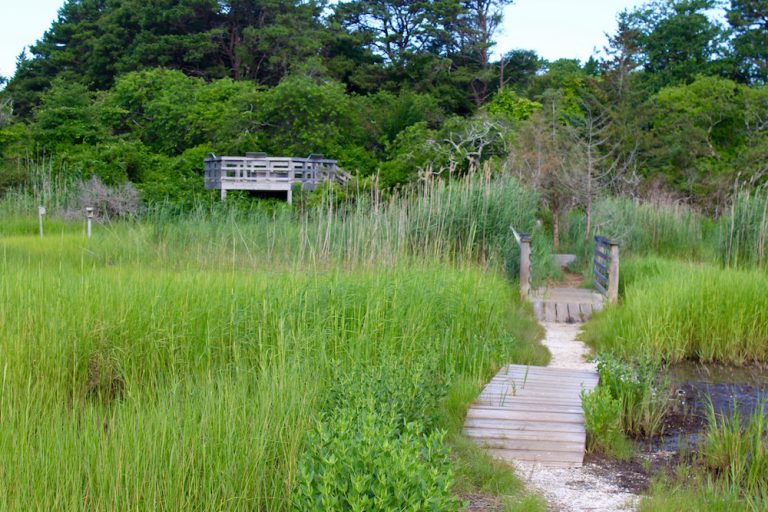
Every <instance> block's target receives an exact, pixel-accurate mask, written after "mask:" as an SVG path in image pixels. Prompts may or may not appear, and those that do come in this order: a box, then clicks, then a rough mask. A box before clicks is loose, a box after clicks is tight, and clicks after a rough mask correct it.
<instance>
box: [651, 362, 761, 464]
mask: <svg viewBox="0 0 768 512" xmlns="http://www.w3.org/2000/svg"><path fill="white" fill-rule="evenodd" d="M665 377H666V378H667V379H668V380H669V384H670V386H671V388H672V402H673V403H672V406H671V410H670V413H669V414H668V416H667V418H666V419H665V421H664V429H663V433H662V435H661V436H660V437H659V438H657V439H653V440H650V441H649V442H647V443H646V447H647V448H648V449H649V450H651V451H655V452H671V453H672V454H675V453H676V454H678V455H682V456H686V455H687V454H689V453H690V452H692V451H695V448H696V445H697V444H698V442H699V441H700V440H701V435H702V432H703V431H704V429H705V428H706V425H707V415H708V411H709V408H710V406H711V407H712V408H713V409H714V411H715V413H716V414H717V415H718V416H719V415H721V414H725V415H727V416H730V415H731V414H732V412H733V410H734V407H736V408H737V409H738V410H739V412H740V414H741V418H742V419H743V420H744V421H746V420H747V419H748V418H749V416H750V415H751V414H752V413H753V412H754V411H755V410H757V409H758V407H766V398H768V367H765V366H762V365H760V366H758V365H753V366H746V367H733V366H724V365H719V364H707V365H704V364H697V363H685V364H680V365H675V366H672V367H670V368H669V369H668V370H667V372H666V375H665ZM767 410H768V409H767Z"/></svg>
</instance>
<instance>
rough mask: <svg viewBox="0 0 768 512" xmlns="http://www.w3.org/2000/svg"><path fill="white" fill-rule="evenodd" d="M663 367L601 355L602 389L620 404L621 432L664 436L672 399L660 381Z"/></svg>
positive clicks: (648, 362)
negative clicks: (659, 374)
mask: <svg viewBox="0 0 768 512" xmlns="http://www.w3.org/2000/svg"><path fill="white" fill-rule="evenodd" d="M659 367H660V365H659V363H657V362H654V361H651V360H640V361H634V362H632V363H629V362H626V361H624V360H622V359H620V358H618V357H616V356H613V355H611V354H603V353H601V354H599V355H598V358H597V371H598V373H599V374H600V383H601V386H602V387H604V388H605V389H606V390H607V393H609V395H610V397H612V398H613V399H615V400H618V402H619V404H620V410H621V414H620V419H621V422H620V424H621V428H622V430H623V431H624V432H626V433H627V434H629V435H631V436H634V437H652V436H654V435H656V434H659V433H660V432H661V428H662V421H663V419H664V415H665V414H666V413H667V410H668V408H669V397H668V386H667V385H666V384H665V383H664V382H663V381H662V382H659V381H658V373H659V372H658V370H659ZM605 400H606V399H604V401H605Z"/></svg>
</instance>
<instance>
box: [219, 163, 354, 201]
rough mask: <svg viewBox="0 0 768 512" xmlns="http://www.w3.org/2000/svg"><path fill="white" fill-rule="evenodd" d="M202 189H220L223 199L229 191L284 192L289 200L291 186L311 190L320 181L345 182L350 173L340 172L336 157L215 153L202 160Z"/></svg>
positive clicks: (291, 194)
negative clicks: (203, 187)
mask: <svg viewBox="0 0 768 512" xmlns="http://www.w3.org/2000/svg"><path fill="white" fill-rule="evenodd" d="M204 162H205V188H207V189H213V190H221V199H222V201H223V200H224V199H226V198H227V191H229V190H251V191H262V192H285V194H286V199H287V201H288V203H291V202H292V201H293V187H294V186H296V185H299V186H301V188H302V189H304V190H314V189H315V188H317V187H318V185H320V184H321V183H324V182H326V181H332V182H336V183H342V184H344V183H346V182H347V181H349V179H350V176H349V174H347V173H346V172H344V171H342V170H341V169H340V168H339V166H338V165H337V163H336V160H328V159H326V158H323V155H310V156H309V157H308V158H295V157H270V156H267V155H266V154H265V153H246V154H245V156H216V155H214V154H211V155H209V156H208V158H206V159H205V161H204Z"/></svg>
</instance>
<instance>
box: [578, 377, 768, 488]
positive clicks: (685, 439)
mask: <svg viewBox="0 0 768 512" xmlns="http://www.w3.org/2000/svg"><path fill="white" fill-rule="evenodd" d="M664 377H666V378H667V379H668V381H669V384H670V386H671V391H672V398H671V400H672V404H671V407H670V411H669V413H668V414H667V417H666V418H665V420H664V428H663V433H662V434H661V435H660V436H658V437H655V438H653V439H649V440H640V441H638V444H637V448H638V453H637V457H634V458H633V460H631V461H628V462H620V461H616V460H613V459H609V458H604V457H601V456H597V455H590V456H588V458H587V460H586V462H588V463H589V464H592V465H594V466H595V467H596V469H597V470H598V471H603V472H605V473H606V475H611V477H612V479H613V481H615V482H616V483H617V484H618V485H619V486H620V487H622V488H624V489H625V490H627V491H628V492H633V493H636V494H641V493H643V492H644V491H646V490H647V489H648V487H649V486H650V483H651V477H652V475H654V474H657V473H660V472H667V473H670V474H671V473H672V472H673V471H674V469H675V467H677V466H678V465H680V464H690V463H692V462H693V456H694V455H695V453H696V450H697V445H698V443H699V442H700V441H701V439H702V433H703V432H704V430H705V429H706V426H707V414H708V411H709V407H710V403H711V405H712V407H713V408H714V410H715V412H716V413H717V414H718V415H720V414H725V415H729V416H730V415H731V413H732V412H733V408H734V406H735V407H736V408H738V410H739V412H740V414H741V418H742V420H744V421H746V420H747V419H748V418H749V416H750V415H751V414H752V413H753V412H754V411H755V410H757V409H758V407H761V406H762V407H766V400H767V399H768V367H767V366H757V365H753V366H747V367H731V366H724V365H717V364H714V365H713V364H709V365H702V364H695V363H685V364H681V365H675V366H673V367H671V368H669V369H668V370H667V372H666V374H665V375H664ZM766 411H768V407H766Z"/></svg>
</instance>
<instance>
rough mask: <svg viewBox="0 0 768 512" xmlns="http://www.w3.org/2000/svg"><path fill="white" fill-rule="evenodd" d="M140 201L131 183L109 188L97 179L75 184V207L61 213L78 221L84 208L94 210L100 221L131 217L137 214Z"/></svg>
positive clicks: (92, 177) (137, 192)
mask: <svg viewBox="0 0 768 512" xmlns="http://www.w3.org/2000/svg"><path fill="white" fill-rule="evenodd" d="M140 206H141V201H140V198H139V191H138V190H136V187H134V186H133V184H132V183H131V182H125V183H122V184H120V185H117V186H114V187H109V186H107V185H105V184H104V183H103V182H102V181H101V180H100V179H99V178H98V177H96V176H91V178H90V179H89V180H88V181H81V182H80V183H78V184H77V205H76V207H74V208H72V207H69V208H67V209H66V210H65V211H64V212H63V215H62V216H63V217H64V218H67V219H79V218H82V216H83V210H84V209H85V208H86V207H93V208H96V217H97V218H98V219H101V220H106V221H109V220H111V219H121V218H126V217H133V216H135V215H136V214H138V213H139V207H140Z"/></svg>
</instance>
